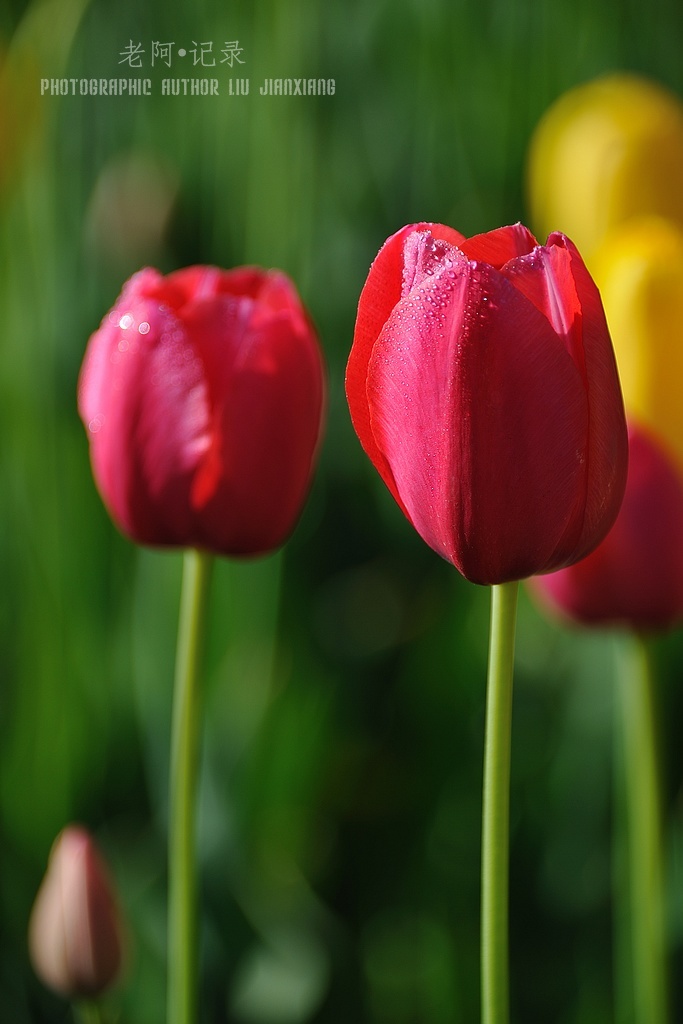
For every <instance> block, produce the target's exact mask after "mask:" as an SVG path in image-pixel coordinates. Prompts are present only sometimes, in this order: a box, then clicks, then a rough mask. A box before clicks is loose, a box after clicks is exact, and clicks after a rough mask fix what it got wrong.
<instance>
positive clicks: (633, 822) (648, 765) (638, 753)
mask: <svg viewBox="0 0 683 1024" xmlns="http://www.w3.org/2000/svg"><path fill="white" fill-rule="evenodd" d="M628 654H629V656H628V657H624V658H623V659H622V665H621V673H620V676H621V678H620V679H619V695H620V698H621V713H622V724H623V736H624V750H623V764H624V783H625V804H626V832H627V839H626V842H627V851H628V877H629V903H630V908H629V909H630V912H629V918H630V932H631V956H632V978H633V1000H634V1006H635V1016H634V1020H635V1022H636V1024H667V1021H668V1020H669V1009H668V1003H669V1000H668V980H667V963H666V960H667V955H666V919H665V911H664V857H663V852H662V812H661V792H660V779H659V743H658V735H657V715H656V699H655V678H654V671H653V664H652V652H651V651H650V648H649V645H648V643H647V642H646V641H645V639H644V638H643V637H634V638H633V641H632V645H631V647H630V649H629V652H628Z"/></svg>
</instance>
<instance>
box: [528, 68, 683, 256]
mask: <svg viewBox="0 0 683 1024" xmlns="http://www.w3.org/2000/svg"><path fill="white" fill-rule="evenodd" d="M681 181H683V102H681V100H680V99H679V98H678V97H677V96H675V95H674V94H673V93H671V92H669V91H668V90H667V89H665V88H663V87H662V86H660V85H656V84H655V83H653V82H650V81H648V80H647V79H643V78H639V77H637V76H635V75H627V74H616V75H609V76H607V77H605V78H600V79H597V80H595V81H593V82H589V83H587V84H585V85H581V86H578V87H577V88H575V89H572V90H571V91H569V92H567V93H565V94H564V95H563V96H561V97H560V99H559V100H557V102H556V103H555V104H554V105H553V106H552V107H550V109H549V110H548V111H547V113H546V114H545V115H544V117H543V118H542V119H541V121H540V123H539V124H538V127H537V128H536V131H535V133H534V135H533V138H532V140H531V145H530V150H529V162H528V188H529V202H530V209H531V219H532V223H533V226H534V229H535V233H536V235H537V237H539V238H545V237H546V235H547V234H549V233H550V232H551V231H563V232H564V233H565V234H567V235H569V237H570V238H571V239H572V241H573V242H574V243H575V244H576V245H577V246H578V248H579V251H580V252H581V254H582V256H583V257H584V259H585V260H586V261H587V262H588V264H589V268H590V269H591V270H592V269H593V266H592V263H591V257H592V255H593V253H594V251H595V249H596V248H597V246H598V245H599V244H600V243H601V241H602V239H603V238H604V236H605V235H606V234H607V232H608V231H609V230H610V229H612V228H613V227H615V226H616V225H618V224H620V223H622V222H624V221H626V220H628V219H629V218H631V217H634V216H641V215H645V214H659V215H660V216H663V217H667V218H669V219H671V220H674V221H677V222H678V223H679V224H681V225H683V188H682V187H681Z"/></svg>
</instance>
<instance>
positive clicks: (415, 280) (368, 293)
mask: <svg viewBox="0 0 683 1024" xmlns="http://www.w3.org/2000/svg"><path fill="white" fill-rule="evenodd" d="M346 394H347V399H348V403H349V411H350V413H351V419H352V421H353V425H354V427H355V429H356V433H357V434H358V437H359V439H360V442H361V444H362V445H363V448H364V449H365V451H366V453H367V455H368V457H369V458H370V460H371V461H372V463H373V465H374V466H375V468H376V469H377V471H378V473H379V474H380V476H381V477H382V479H383V480H384V482H385V484H386V486H387V487H388V488H389V490H390V491H391V494H392V495H393V497H394V498H395V500H396V502H397V503H398V505H399V507H400V508H401V509H402V511H403V512H404V514H405V515H406V518H407V519H408V520H409V521H410V522H411V523H412V525H413V526H414V527H415V529H416V530H417V532H418V533H419V534H420V536H421V537H422V538H423V540H425V541H426V543H427V544H429V545H430V547H432V548H433V549H434V550H435V551H437V552H438V553H439V554H440V555H441V556H442V557H443V558H445V559H447V560H448V561H449V562H452V564H453V565H455V566H456V568H457V569H458V570H459V571H460V572H461V573H462V575H463V576H465V577H466V578H467V579H468V580H471V581H472V582H474V583H484V584H495V583H505V582H507V581H509V580H519V579H524V578H525V577H527V576H531V575H533V574H534V573H537V572H547V571H550V570H551V569H558V568H560V567H561V566H563V565H569V564H570V563H571V562H575V561H577V560H578V559H580V558H583V557H584V556H585V555H586V554H587V553H588V552H589V551H590V550H592V548H594V547H595V546H596V545H597V544H598V543H599V542H600V541H601V540H602V538H603V537H604V536H605V534H606V533H607V531H608V530H609V528H610V527H611V525H612V523H613V522H614V520H615V518H616V515H617V512H618V510H619V505H620V504H621V499H622V496H623V493H624V487H625V484H626V465H627V459H628V445H627V436H626V421H625V418H624V407H623V403H622V398H621V391H620V388H619V380H618V377H617V370H616V364H615V360H614V353H613V351H612V345H611V342H610V337H609V332H608V330H607V324H606V322H605V315H604V312H603V309H602V304H601V302H600V296H599V294H598V290H597V288H596V287H595V284H594V283H593V281H592V279H591V277H590V275H589V274H588V271H587V270H586V267H585V265H584V263H583V260H582V259H581V256H580V255H579V253H578V251H577V249H576V247H575V246H574V244H573V243H572V242H571V241H570V240H569V239H568V238H567V237H566V235H562V234H560V233H559V232H555V233H553V234H551V235H550V236H549V238H548V240H547V242H546V244H545V245H539V244H538V242H537V241H536V239H535V238H534V237H533V235H531V233H530V232H529V231H527V229H526V228H525V227H523V225H521V224H515V225H511V226H508V227H503V228H498V229H496V230H495V231H488V232H486V233H485V234H482V235H475V236H474V237H473V238H465V237H464V236H463V235H461V234H460V233H459V232H457V231H454V230H453V229H452V228H449V227H447V226H446V225H443V224H412V225H407V226H406V227H404V228H403V229H402V230H401V231H398V232H397V233H396V234H395V235H392V236H391V238H389V239H388V240H387V241H386V242H385V244H384V246H383V247H382V249H381V250H380V252H379V254H378V255H377V258H376V259H375V262H374V263H373V264H372V267H371V268H370V273H369V275H368V279H367V281H366V283H365V287H364V289H363V292H362V294H361V297H360V302H359V305H358V317H357V320H356V330H355V334H354V341H353V346H352V349H351V353H350V355H349V361H348V365H347V371H346Z"/></svg>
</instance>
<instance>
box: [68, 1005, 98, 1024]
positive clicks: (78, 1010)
mask: <svg viewBox="0 0 683 1024" xmlns="http://www.w3.org/2000/svg"><path fill="white" fill-rule="evenodd" d="M74 1016H75V1018H76V1021H77V1022H78V1024H103V1022H104V1014H103V1013H101V1011H100V1005H99V1003H96V1002H82V1003H78V1005H77V1007H75V1008H74Z"/></svg>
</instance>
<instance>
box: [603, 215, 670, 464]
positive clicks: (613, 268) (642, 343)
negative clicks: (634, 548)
mask: <svg viewBox="0 0 683 1024" xmlns="http://www.w3.org/2000/svg"><path fill="white" fill-rule="evenodd" d="M593 274H594V277H595V281H596V283H597V285H598V287H599V289H600V292H601V294H602V300H603V304H604V307H605V313H606V315H607V322H608V324H609V328H610V333H611V335H612V342H613V344H614V351H615V353H616V357H617V365H618V367H619V375H620V377H621V385H622V390H623V394H624V402H625V404H626V408H627V410H628V411H629V412H630V413H632V414H634V415H636V416H637V417H638V418H639V419H640V420H641V421H642V422H643V423H645V424H646V425H648V426H650V428H651V429H652V430H653V431H655V432H656V433H657V434H658V435H659V437H660V438H661V439H662V440H663V441H664V442H666V443H667V444H668V447H669V448H670V449H671V451H672V452H673V453H674V454H676V455H677V456H678V458H679V461H680V462H681V465H682V466H683V400H682V397H681V396H682V393H683V392H682V389H683V314H682V310H683V229H681V228H680V227H679V226H678V225H676V224H674V223H672V222H671V221H666V220H664V219H662V218H659V217H642V218H637V219H634V220H631V221H629V222H628V223H626V224H623V225H621V227H619V228H616V229H615V230H614V231H613V232H611V233H610V235H609V236H608V237H607V238H606V239H605V241H604V242H603V245H602V246H601V248H600V249H599V250H598V251H597V252H596V254H595V257H594V260H593Z"/></svg>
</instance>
